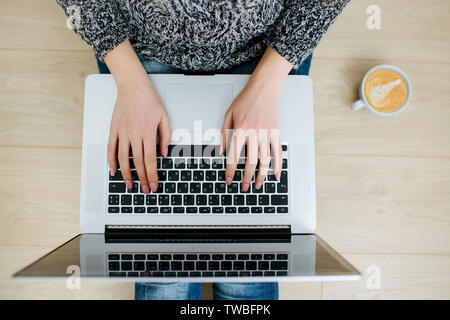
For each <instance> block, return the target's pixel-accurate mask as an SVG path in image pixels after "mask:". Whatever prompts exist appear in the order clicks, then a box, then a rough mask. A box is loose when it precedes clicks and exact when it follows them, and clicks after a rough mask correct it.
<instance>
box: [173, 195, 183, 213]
mask: <svg viewBox="0 0 450 320" xmlns="http://www.w3.org/2000/svg"><path fill="white" fill-rule="evenodd" d="M180 197H181V196H180ZM173 213H184V207H175V208H173Z"/></svg>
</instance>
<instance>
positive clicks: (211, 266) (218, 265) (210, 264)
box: [208, 261, 220, 271]
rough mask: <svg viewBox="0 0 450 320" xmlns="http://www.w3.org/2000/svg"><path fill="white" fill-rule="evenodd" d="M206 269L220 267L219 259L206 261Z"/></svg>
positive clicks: (217, 268)
mask: <svg viewBox="0 0 450 320" xmlns="http://www.w3.org/2000/svg"><path fill="white" fill-rule="evenodd" d="M208 269H209V270H213V271H215V270H219V269H220V264H219V261H210V262H209V263H208Z"/></svg>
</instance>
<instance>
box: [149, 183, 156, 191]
mask: <svg viewBox="0 0 450 320" xmlns="http://www.w3.org/2000/svg"><path fill="white" fill-rule="evenodd" d="M150 189H152V192H156V190H157V189H158V186H157V184H156V183H154V182H151V183H150Z"/></svg>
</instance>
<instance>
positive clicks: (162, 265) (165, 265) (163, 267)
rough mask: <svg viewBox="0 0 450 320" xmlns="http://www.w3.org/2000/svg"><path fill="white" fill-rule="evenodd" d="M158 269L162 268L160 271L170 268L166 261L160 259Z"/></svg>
mask: <svg viewBox="0 0 450 320" xmlns="http://www.w3.org/2000/svg"><path fill="white" fill-rule="evenodd" d="M158 269H159V270H162V271H166V270H169V269H170V265H169V262H167V261H160V262H159V263H158Z"/></svg>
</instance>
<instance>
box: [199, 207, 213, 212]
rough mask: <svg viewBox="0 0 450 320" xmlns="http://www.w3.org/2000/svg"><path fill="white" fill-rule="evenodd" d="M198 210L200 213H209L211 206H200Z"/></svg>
mask: <svg viewBox="0 0 450 320" xmlns="http://www.w3.org/2000/svg"><path fill="white" fill-rule="evenodd" d="M199 212H200V213H211V208H210V207H200V208H199Z"/></svg>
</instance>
